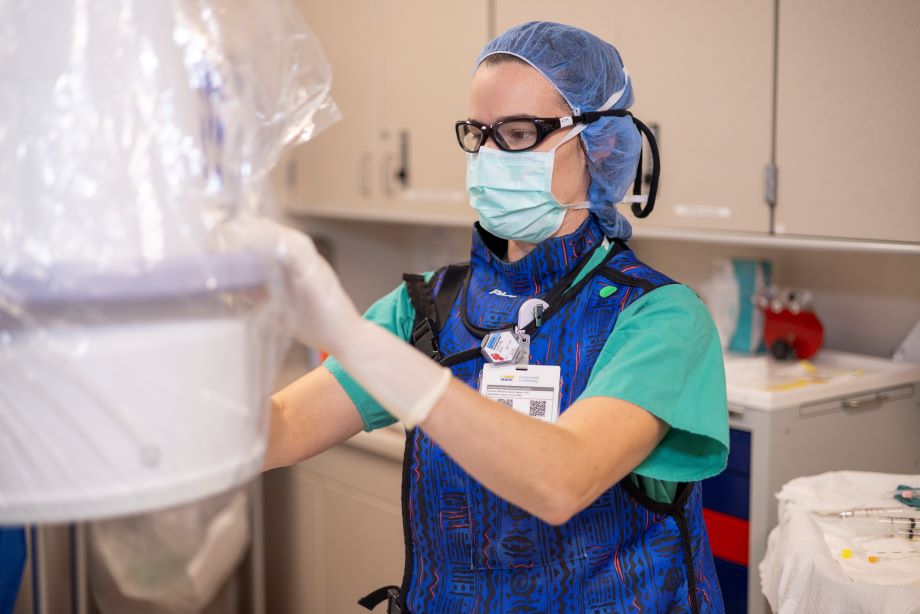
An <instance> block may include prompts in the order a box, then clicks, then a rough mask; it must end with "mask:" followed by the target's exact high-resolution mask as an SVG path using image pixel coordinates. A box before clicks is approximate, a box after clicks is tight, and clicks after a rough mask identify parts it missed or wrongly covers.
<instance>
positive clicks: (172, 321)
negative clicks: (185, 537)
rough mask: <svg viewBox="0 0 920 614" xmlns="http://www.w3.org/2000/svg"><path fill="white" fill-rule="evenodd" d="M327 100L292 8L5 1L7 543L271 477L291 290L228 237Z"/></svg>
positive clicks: (264, 199)
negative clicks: (268, 464)
mask: <svg viewBox="0 0 920 614" xmlns="http://www.w3.org/2000/svg"><path fill="white" fill-rule="evenodd" d="M330 81H331V79H330V72H329V68H328V65H327V63H326V61H325V58H324V56H323V54H322V51H321V49H320V48H319V46H318V44H317V43H316V41H315V39H314V38H313V36H312V35H311V34H310V32H309V31H308V30H307V28H306V26H305V25H304V24H303V22H302V19H301V18H300V16H299V14H298V13H297V11H296V9H295V8H294V7H293V6H291V5H290V4H289V3H288V2H286V1H280V2H262V1H259V0H211V1H205V0H156V1H149V0H81V1H80V2H58V1H57V0H31V1H30V2H16V1H12V2H0V524H12V523H19V522H50V521H60V520H76V519H84V518H100V517H106V516H112V515H117V514H128V513H136V512H139V511H143V510H148V509H156V508H162V507H166V506H169V505H174V504H178V503H182V502H185V501H189V500H192V499H197V498H201V497H205V496H208V495H211V494H214V493H217V492H221V491H224V490H227V489H228V488H230V487H232V486H234V485H237V484H240V483H242V482H244V481H246V480H247V479H249V478H251V477H252V476H253V475H254V474H256V473H257V472H258V471H259V468H260V464H261V457H262V455H263V451H264V446H265V426H266V419H265V418H266V412H265V411H264V410H265V408H266V405H267V398H268V395H269V393H270V392H271V385H272V383H273V379H274V375H275V371H276V366H277V364H278V362H279V359H280V357H281V356H282V355H283V352H284V350H285V349H286V339H287V336H288V335H287V333H286V331H285V328H284V321H285V307H284V305H285V301H284V297H283V292H284V283H283V279H282V278H281V277H280V271H278V270H277V267H276V265H275V264H274V262H275V261H276V260H275V259H274V258H272V257H271V256H272V255H271V254H267V253H255V252H251V251H246V250H241V249H240V250H238V249H234V248H233V245H232V243H228V242H227V241H226V240H224V239H223V237H225V236H237V237H238V236H241V233H242V234H243V235H245V229H246V225H247V223H248V220H254V219H255V218H256V217H257V216H259V215H264V214H269V215H271V214H272V213H273V204H272V200H271V197H270V194H269V192H268V191H267V182H266V176H267V174H268V172H269V171H270V169H271V168H272V166H273V165H274V164H275V162H276V161H277V159H278V156H279V154H280V152H281V150H282V149H283V148H284V146H286V145H289V144H293V143H297V142H301V141H304V140H306V139H308V138H310V137H311V136H312V135H314V134H315V133H316V132H317V131H319V130H322V129H323V128H324V127H326V126H327V125H329V124H330V123H331V122H333V121H334V120H335V119H337V118H338V111H337V109H336V107H335V104H334V103H333V102H332V100H331V98H330V97H329V87H330ZM228 228H232V229H233V232H232V233H225V232H224V231H225V230H226V229H228Z"/></svg>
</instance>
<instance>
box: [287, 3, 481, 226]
mask: <svg viewBox="0 0 920 614" xmlns="http://www.w3.org/2000/svg"><path fill="white" fill-rule="evenodd" d="M298 5H299V7H300V8H301V10H302V11H303V13H304V16H305V18H306V20H307V23H308V24H309V25H310V27H311V29H312V30H313V31H314V32H315V33H316V34H317V36H318V38H319V39H320V42H321V43H322V45H323V48H324V49H325V51H326V54H327V56H328V58H329V62H330V64H331V65H332V72H333V82H332V94H333V98H334V99H335V101H336V103H337V104H338V105H339V107H340V108H341V110H342V115H343V119H342V120H341V121H340V122H338V123H337V124H335V125H333V126H332V127H330V128H329V129H328V130H326V131H325V132H323V133H322V134H320V135H319V136H317V138H316V139H314V140H312V141H310V142H308V143H306V144H305V145H303V146H301V147H299V148H298V149H297V150H296V151H295V152H294V153H293V154H292V155H290V156H289V157H288V159H287V160H286V161H285V163H283V164H282V165H280V168H279V169H278V176H277V178H276V181H277V185H280V186H281V189H282V201H283V202H284V203H285V204H286V206H287V207H288V208H289V209H290V210H293V211H295V212H297V211H299V212H310V211H311V210H316V209H323V210H326V211H328V210H329V209H333V210H334V209H343V210H348V209H354V210H356V211H359V212H360V214H361V215H366V214H367V213H368V211H371V210H375V211H380V212H383V213H386V212H401V213H402V214H403V217H405V214H407V213H408V214H410V215H411V214H412V212H418V213H419V214H420V215H421V216H424V219H432V218H436V217H437V215H438V214H439V213H441V212H446V213H450V214H452V215H453V216H454V217H456V216H457V215H461V216H462V215H467V216H469V218H470V221H472V220H473V219H475V216H474V215H473V212H472V210H471V209H470V208H469V205H468V204H467V199H466V179H465V171H466V158H465V155H464V154H463V152H462V151H461V150H460V148H459V147H458V146H457V141H456V137H455V136H454V127H453V126H454V122H456V121H457V120H458V119H463V118H465V117H466V115H467V107H468V102H469V83H470V79H471V75H472V68H473V63H474V60H475V59H476V55H477V54H478V53H479V51H480V50H481V49H482V46H483V45H484V44H485V43H486V40H487V19H488V11H487V7H486V0H475V1H467V2H463V3H459V2H457V3H432V2H425V1H423V0H393V1H390V2H383V1H382V0H376V1H364V0H362V1H358V0H344V1H342V0H339V1H336V2H320V1H318V0H299V2H298ZM291 165H293V166H291Z"/></svg>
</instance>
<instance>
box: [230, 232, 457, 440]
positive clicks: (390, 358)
mask: <svg viewBox="0 0 920 614" xmlns="http://www.w3.org/2000/svg"><path fill="white" fill-rule="evenodd" d="M233 234H235V235H239V236H241V237H242V239H241V240H242V241H243V243H244V244H245V245H248V246H254V247H255V248H256V249H260V250H271V252H272V253H273V254H274V256H275V257H276V258H277V260H278V261H279V262H280V264H281V266H282V269H283V271H284V277H285V282H286V284H287V289H288V294H289V299H288V300H290V301H291V303H292V304H291V307H292V309H291V317H290V320H291V322H290V325H291V328H292V334H293V336H294V337H295V338H296V339H297V340H298V341H300V342H301V343H303V344H305V345H309V346H313V347H318V348H320V349H322V350H325V351H327V352H329V353H330V354H332V355H333V356H335V357H336V359H337V360H338V361H339V362H340V363H341V364H342V366H343V367H344V368H345V370H346V371H347V372H348V374H349V375H351V377H353V378H354V379H355V381H357V382H358V383H359V384H361V385H362V386H363V387H364V388H365V390H367V392H368V393H370V395H371V396H373V397H374V398H375V399H376V400H377V401H378V402H379V403H380V404H381V405H382V406H383V407H384V408H385V409H386V410H387V411H388V412H390V413H391V414H393V415H394V416H396V417H397V418H399V419H400V420H402V421H403V422H404V423H405V424H406V426H407V427H408V428H412V427H414V426H415V425H416V424H418V423H419V422H422V421H423V420H424V419H425V418H426V417H427V416H428V414H429V413H430V412H431V410H432V409H433V408H434V406H435V405H436V404H437V402H438V401H439V400H440V398H441V396H442V395H443V394H444V391H445V390H446V389H447V385H448V384H449V383H450V378H451V373H450V370H449V369H446V368H444V367H441V366H439V365H438V364H436V363H435V362H434V361H432V360H431V359H430V358H429V357H427V356H425V355H424V354H422V353H421V352H419V351H418V350H416V349H415V348H414V347H412V346H410V345H409V344H408V343H406V342H405V341H403V340H402V339H399V338H398V337H396V336H395V335H393V334H392V333H390V332H389V331H387V330H385V329H383V328H381V327H379V326H377V325H376V324H373V323H371V322H368V321H367V320H364V319H363V318H362V317H361V316H360V314H359V313H358V311H357V310H356V309H355V306H354V304H353V303H352V301H351V299H350V298H349V297H348V295H347V294H346V293H345V290H344V289H343V288H342V285H341V284H340V283H339V279H338V277H337V276H336V274H335V272H333V270H332V267H330V266H329V263H327V262H326V260H325V259H324V258H323V257H322V256H320V255H319V253H318V252H317V251H316V246H315V245H314V244H313V241H312V240H310V238H309V237H308V236H306V235H304V234H303V233H301V232H298V231H296V230H294V229H292V228H288V227H286V226H282V225H281V224H277V223H275V222H272V221H270V220H265V219H257V220H253V221H252V222H247V223H246V224H245V225H244V226H242V232H240V231H238V230H235V231H234V232H233Z"/></svg>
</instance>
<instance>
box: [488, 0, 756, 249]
mask: <svg viewBox="0 0 920 614" xmlns="http://www.w3.org/2000/svg"><path fill="white" fill-rule="evenodd" d="M496 2H497V15H496V26H497V29H498V31H502V30H504V29H505V28H508V27H510V26H512V25H514V24H517V23H521V22H524V21H530V20H533V19H540V20H552V21H559V22H562V23H567V24H571V25H574V26H578V27H581V28H584V29H586V30H588V31H590V32H593V33H595V34H597V35H598V36H600V37H601V38H603V39H605V40H607V41H609V42H611V43H613V44H614V46H616V47H617V49H618V50H619V51H620V53H621V55H622V57H623V61H624V63H625V65H626V67H627V69H628V70H629V73H630V76H631V78H632V80H633V86H634V91H635V95H636V103H635V105H634V106H633V108H632V110H633V112H634V113H635V115H636V117H638V118H639V119H641V120H642V121H643V122H645V123H646V124H649V125H652V124H654V125H656V126H657V129H658V134H659V145H660V148H661V157H662V161H661V185H660V191H659V197H658V201H657V204H656V207H655V211H654V213H652V215H651V216H650V217H649V218H646V219H645V220H635V219H634V218H632V216H631V215H630V216H629V217H630V218H631V219H633V221H634V225H636V226H641V225H644V224H653V225H666V226H679V227H692V228H708V229H720V230H734V231H756V232H766V231H767V230H768V228H769V210H768V207H767V205H766V202H765V200H764V167H765V166H766V165H767V164H768V162H769V160H770V134H771V108H770V107H771V91H772V90H771V88H772V83H771V74H772V61H773V58H772V50H773V41H772V37H773V3H772V2H771V1H770V0H756V1H751V2H736V1H732V0H698V1H694V2H670V1H666V0H644V1H641V2H640V1H639V0H629V1H626V0H592V1H585V2H578V3H568V4H566V3H559V2H549V1H545V0H496ZM621 210H622V211H624V212H628V211H629V207H628V206H627V205H621Z"/></svg>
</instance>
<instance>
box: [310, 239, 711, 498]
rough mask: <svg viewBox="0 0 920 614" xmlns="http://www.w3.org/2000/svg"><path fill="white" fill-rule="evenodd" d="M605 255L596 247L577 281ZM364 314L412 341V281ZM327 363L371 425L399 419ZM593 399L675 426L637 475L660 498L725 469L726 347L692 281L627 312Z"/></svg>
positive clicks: (594, 375)
mask: <svg viewBox="0 0 920 614" xmlns="http://www.w3.org/2000/svg"><path fill="white" fill-rule="evenodd" d="M605 255H606V253H605V250H603V249H598V250H596V251H595V252H594V254H593V256H592V259H591V260H592V261H591V262H589V263H588V265H587V266H585V268H584V269H583V272H582V274H581V275H580V276H579V278H578V279H575V280H574V281H573V282H572V284H573V285H574V284H576V283H578V280H579V279H581V278H582V277H584V276H585V275H587V274H588V273H589V272H590V270H591V269H593V268H594V267H595V266H597V265H598V264H600V262H601V261H602V260H603V258H604V256H605ZM431 275H432V274H431V273H428V274H426V278H429V279H430V276H431ZM364 317H365V318H366V319H367V320H370V321H371V322H374V323H376V324H378V325H379V326H382V327H383V328H386V329H387V330H389V331H390V332H392V333H393V334H395V335H396V336H398V337H400V338H401V339H404V340H408V339H409V337H410V333H411V332H412V324H413V322H414V321H415V310H414V309H413V307H412V303H411V301H410V300H409V294H408V292H407V290H406V286H405V284H401V285H400V286H398V287H397V288H396V289H395V290H393V291H392V292H390V293H389V294H387V295H386V296H384V297H383V298H381V299H380V300H378V301H377V302H376V303H374V304H373V305H372V306H371V308H370V309H368V311H367V313H365V314H364ZM323 364H324V366H325V367H326V368H327V369H328V370H329V371H330V372H331V373H332V375H333V376H335V378H336V380H338V382H339V384H341V385H342V387H343V388H344V389H345V392H346V393H347V394H348V396H349V397H350V398H351V400H352V402H353V403H354V404H355V407H357V409H358V412H359V413H360V414H361V418H362V419H363V420H364V429H365V430H366V431H373V430H375V429H378V428H382V427H385V426H388V425H390V424H393V423H394V422H396V419H395V418H394V417H393V416H391V415H390V414H389V413H387V412H386V410H384V409H383V407H381V406H380V404H379V403H377V402H376V401H375V400H374V399H373V398H372V397H371V396H370V395H369V394H367V392H365V391H364V389H362V388H361V387H360V386H359V385H358V384H357V383H356V382H355V381H354V380H353V379H352V378H351V377H350V376H349V375H348V374H347V373H346V372H345V371H344V369H343V368H342V366H341V365H340V364H339V362H338V361H337V360H335V358H333V357H330V358H328V359H327V360H326V361H325V363H323ZM590 397H611V398H616V399H622V400H624V401H628V402H630V403H633V404H634V405H638V406H639V407H641V408H643V409H645V410H646V411H648V412H650V413H651V414H653V415H654V416H656V417H657V418H659V419H660V420H662V421H664V422H665V423H667V424H668V426H669V427H670V428H669V429H668V432H667V434H666V435H665V436H664V439H662V441H661V442H660V443H659V444H658V446H657V447H656V448H655V449H654V450H653V451H652V453H651V454H649V456H648V457H647V458H646V459H645V460H644V461H642V463H641V464H640V465H639V466H638V467H636V469H635V470H634V471H633V473H632V474H631V475H630V478H631V479H632V480H633V482H634V483H635V484H637V485H639V486H640V487H642V489H643V490H644V491H645V492H646V494H648V496H649V497H650V498H652V499H653V500H655V501H661V502H670V501H673V498H674V494H675V492H676V488H677V483H678V482H691V481H696V480H702V479H704V478H708V477H712V476H714V475H716V474H718V473H720V472H721V471H722V470H723V469H724V468H725V463H726V460H727V458H728V405H727V401H726V397H725V371H724V367H723V362H722V346H721V344H720V342H719V335H718V333H717V332H716V328H715V325H714V323H713V321H712V317H711V316H710V315H709V311H708V310H707V309H706V306H705V305H704V304H703V301H702V300H700V298H699V297H698V296H697V295H696V294H695V293H694V292H693V291H692V290H690V288H688V287H687V286H683V285H676V284H675V285H670V286H664V287H661V288H657V289H655V290H653V291H652V292H649V293H647V294H645V295H644V296H642V297H641V298H639V299H637V300H635V301H634V302H633V303H632V304H631V305H629V307H627V308H626V309H625V310H623V312H622V313H621V314H620V315H619V318H618V319H617V323H616V326H615V327H614V329H613V332H612V333H611V335H610V337H609V338H608V339H607V342H606V343H605V344H604V347H603V348H602V349H601V352H600V354H599V356H598V358H597V362H596V363H595V364H594V368H593V369H592V371H591V375H590V376H589V378H588V384H587V386H586V387H585V390H584V391H583V392H582V393H581V395H580V396H579V397H578V399H587V398H590ZM578 399H576V402H577V401H578Z"/></svg>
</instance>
